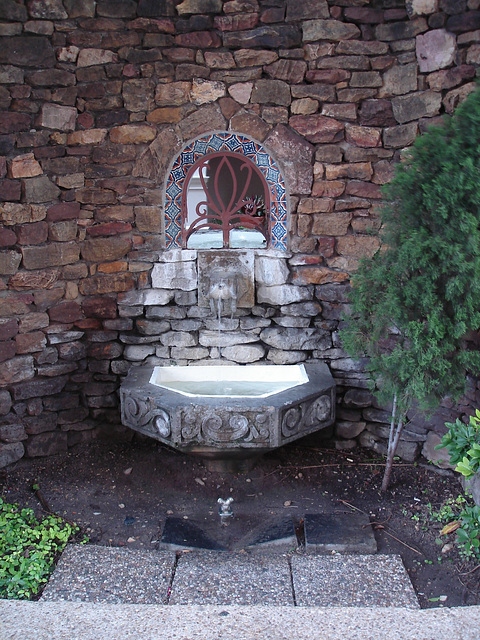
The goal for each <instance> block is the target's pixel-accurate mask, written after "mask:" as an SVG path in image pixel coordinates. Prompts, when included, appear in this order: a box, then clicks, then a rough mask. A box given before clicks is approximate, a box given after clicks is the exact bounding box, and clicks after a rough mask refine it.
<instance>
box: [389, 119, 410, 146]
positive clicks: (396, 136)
mask: <svg viewBox="0 0 480 640" xmlns="http://www.w3.org/2000/svg"><path fill="white" fill-rule="evenodd" d="M417 133H418V124H417V122H409V123H408V124H401V125H399V126H397V127H387V128H386V129H384V131H383V144H384V146H385V147H386V148H387V149H388V148H392V149H402V148H404V147H407V146H409V145H411V144H412V143H413V141H414V140H415V138H416V137H417Z"/></svg>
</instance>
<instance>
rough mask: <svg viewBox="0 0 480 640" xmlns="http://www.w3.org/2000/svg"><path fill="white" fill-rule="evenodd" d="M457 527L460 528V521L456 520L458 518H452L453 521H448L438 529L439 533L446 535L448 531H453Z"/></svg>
mask: <svg viewBox="0 0 480 640" xmlns="http://www.w3.org/2000/svg"><path fill="white" fill-rule="evenodd" d="M459 528H460V522H458V520H454V521H453V522H449V523H448V524H446V525H445V526H444V527H443V529H442V530H441V531H440V535H441V536H446V535H448V534H449V533H453V532H454V531H456V530H457V529H459Z"/></svg>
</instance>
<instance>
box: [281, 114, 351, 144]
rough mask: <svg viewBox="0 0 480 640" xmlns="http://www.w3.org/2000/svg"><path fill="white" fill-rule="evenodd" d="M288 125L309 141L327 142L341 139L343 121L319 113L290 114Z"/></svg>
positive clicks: (315, 142)
mask: <svg viewBox="0 0 480 640" xmlns="http://www.w3.org/2000/svg"><path fill="white" fill-rule="evenodd" d="M289 122H290V126H291V127H292V128H293V129H295V131H297V132H298V133H299V134H300V135H302V136H304V137H305V138H306V139H307V140H308V141H309V142H313V143H314V144H317V143H321V144H328V143H331V142H338V141H340V140H342V139H343V131H344V127H345V125H344V123H343V122H340V121H338V120H335V119H334V118H327V117H326V116H322V115H319V114H313V115H308V116H302V115H299V116H292V117H291V118H290V121H289Z"/></svg>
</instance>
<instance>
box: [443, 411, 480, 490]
mask: <svg viewBox="0 0 480 640" xmlns="http://www.w3.org/2000/svg"><path fill="white" fill-rule="evenodd" d="M446 426H447V427H448V431H447V433H446V434H445V435H444V436H443V438H442V440H441V442H440V444H439V445H437V446H436V447H435V449H442V448H443V447H445V448H446V449H447V450H448V453H449V456H450V464H452V465H453V464H454V465H456V467H455V471H458V472H459V473H461V474H462V475H463V476H465V478H470V477H471V476H473V475H474V474H475V473H477V471H478V470H479V469H480V411H479V410H478V409H476V410H475V415H474V416H470V420H469V423H468V424H465V423H463V422H462V421H461V420H459V419H458V418H457V420H456V422H454V423H452V422H447V423H446Z"/></svg>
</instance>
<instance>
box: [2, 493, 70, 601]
mask: <svg viewBox="0 0 480 640" xmlns="http://www.w3.org/2000/svg"><path fill="white" fill-rule="evenodd" d="M77 532H78V527H76V526H72V525H70V524H69V523H68V522H65V521H64V520H62V518H60V517H59V516H56V515H48V516H46V517H45V518H43V519H42V520H41V521H40V522H39V521H38V520H37V518H36V517H35V514H34V512H33V510H32V509H20V507H19V506H18V505H15V504H8V503H6V502H4V501H3V500H2V499H1V498H0V598H10V599H12V598H15V599H24V600H26V599H30V598H32V597H33V596H35V595H36V594H37V593H38V592H39V589H40V588H41V586H42V585H43V584H44V583H45V582H47V580H48V577H49V575H50V573H51V571H52V569H53V565H54V562H55V559H56V556H57V555H58V554H59V553H61V552H62V551H63V549H64V547H65V545H66V544H67V542H68V540H69V539H70V537H71V536H72V535H73V534H75V533H77Z"/></svg>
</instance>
